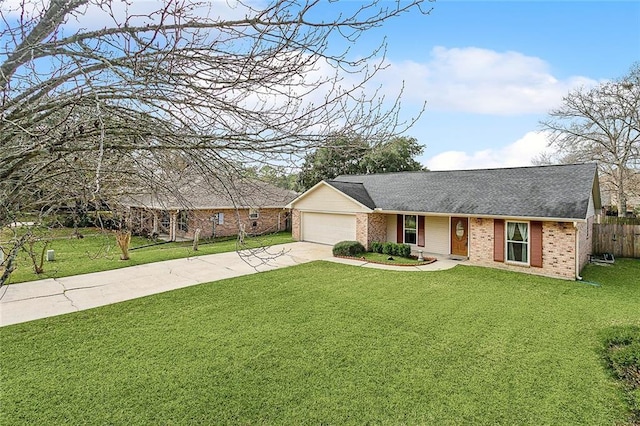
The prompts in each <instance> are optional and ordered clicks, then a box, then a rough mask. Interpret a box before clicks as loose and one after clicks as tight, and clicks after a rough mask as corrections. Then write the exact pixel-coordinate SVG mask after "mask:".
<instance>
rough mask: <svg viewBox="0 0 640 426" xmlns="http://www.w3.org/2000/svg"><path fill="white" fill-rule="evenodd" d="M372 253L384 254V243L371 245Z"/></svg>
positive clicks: (376, 242) (375, 242)
mask: <svg viewBox="0 0 640 426" xmlns="http://www.w3.org/2000/svg"><path fill="white" fill-rule="evenodd" d="M371 251H372V252H373V253H382V243H379V242H378V241H374V242H372V243H371Z"/></svg>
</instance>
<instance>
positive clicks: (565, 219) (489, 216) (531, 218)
mask: <svg viewBox="0 0 640 426" xmlns="http://www.w3.org/2000/svg"><path fill="white" fill-rule="evenodd" d="M375 213H384V214H411V215H420V216H441V217H450V216H455V217H476V218H480V219H516V220H529V221H540V222H587V219H586V218H574V217H543V216H516V215H499V214H475V213H442V212H423V211H407V210H384V209H379V208H378V209H375Z"/></svg>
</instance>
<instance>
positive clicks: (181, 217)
mask: <svg viewBox="0 0 640 426" xmlns="http://www.w3.org/2000/svg"><path fill="white" fill-rule="evenodd" d="M178 229H179V230H180V231H183V232H188V231H189V212H187V211H185V210H180V213H178Z"/></svg>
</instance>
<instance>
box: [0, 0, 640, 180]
mask: <svg viewBox="0 0 640 426" xmlns="http://www.w3.org/2000/svg"><path fill="white" fill-rule="evenodd" d="M3 1H4V2H6V3H5V5H13V6H14V7H18V6H19V4H20V3H21V2H20V0H3ZM157 1H158V0H133V2H132V6H131V7H134V8H135V7H138V8H143V9H144V7H151V6H154V5H156V4H157ZM208 1H211V4H212V5H213V6H212V10H214V11H220V13H223V14H224V15H228V14H229V15H230V16H232V15H233V14H234V13H240V11H239V10H236V9H228V6H227V2H226V1H223V0H208ZM228 1H230V0H228ZM263 1H264V0H256V3H258V4H261V3H262V2H263ZM34 2H35V3H34V4H36V5H40V7H41V2H40V1H39V0H34ZM45 2H46V0H45ZM251 2H252V3H253V1H251ZM394 2H395V0H394V1H392V0H381V2H380V4H381V5H382V6H385V4H388V5H389V6H390V7H393V5H394ZM362 4H363V3H362V2H361V1H360V0H339V1H332V2H329V1H325V2H323V3H321V5H320V6H321V7H320V8H319V10H318V11H316V13H318V14H320V15H318V16H324V15H321V14H323V13H326V16H327V19H331V18H330V16H335V15H336V14H339V13H340V12H341V11H347V10H352V11H353V10H357V9H358V8H359V7H360V6H361V5H362ZM425 8H427V9H428V8H432V10H431V12H430V13H429V15H426V16H425V15H421V14H420V13H417V12H415V13H410V14H405V15H403V16H401V17H399V18H396V19H391V20H389V21H388V22H385V23H384V25H383V26H382V27H380V28H376V29H374V30H372V31H370V32H368V33H366V34H365V35H364V36H363V37H361V38H360V39H359V40H358V41H357V42H356V43H355V44H354V45H352V46H350V52H351V53H352V54H353V55H355V56H357V55H360V56H362V55H367V54H368V53H370V52H371V49H372V48H374V47H376V46H377V45H378V44H379V43H380V42H381V41H382V40H383V39H386V43H387V55H386V59H387V64H388V68H387V69H385V70H384V71H382V72H380V74H379V75H378V76H377V78H376V79H375V81H374V82H373V83H374V85H375V87H378V86H381V87H382V89H383V90H382V92H383V93H384V94H386V95H388V96H390V97H393V96H394V95H395V94H397V93H398V92H399V90H400V89H401V87H402V86H403V84H404V96H403V101H402V106H403V110H402V114H403V116H404V117H405V118H410V117H411V116H412V115H415V114H416V113H417V112H418V111H419V110H420V108H421V107H422V105H423V103H424V102H425V101H426V102H427V106H426V110H425V111H424V113H423V115H422V116H421V118H420V119H419V121H418V122H417V123H416V125H415V126H414V127H413V128H411V129H409V130H408V131H407V132H406V135H409V136H412V137H415V138H416V139H417V140H418V141H419V142H420V143H421V144H424V145H425V146H426V150H425V153H424V155H422V156H421V157H420V158H419V161H421V162H422V163H423V164H424V165H425V166H427V167H428V168H430V169H432V170H445V169H463V168H484V167H509V166H521V165H529V164H531V158H532V157H534V156H535V155H537V154H539V153H540V152H542V151H543V150H545V149H546V145H547V143H546V139H545V136H544V134H542V133H539V132H538V130H539V125H538V122H539V121H540V120H541V119H542V118H544V117H545V116H546V114H547V112H548V111H549V110H550V109H552V108H554V107H557V106H559V105H560V103H561V101H562V97H563V96H564V95H566V94H567V93H568V92H569V90H571V89H574V88H577V87H580V86H590V85H595V84H597V83H598V82H601V81H604V80H607V79H613V78H617V77H620V76H622V75H624V74H625V73H626V72H627V71H628V70H629V68H630V66H631V65H632V64H633V63H634V62H636V61H640V1H636V0H626V1H607V0H602V1H571V0H565V1H549V0H539V1H517V0H512V1H507V0H505V1H484V0H475V1H474V0H467V1H463V0H437V1H435V2H429V3H427V4H426V6H425ZM88 15H92V14H91V13H88ZM84 18H85V19H93V20H94V21H95V22H94V23H93V25H102V24H101V22H102V19H99V16H98V15H96V17H93V18H92V16H85V17H84ZM87 22H91V21H87ZM338 42H340V41H338ZM341 47H344V46H336V47H335V48H336V50H341ZM330 48H333V47H331V46H330Z"/></svg>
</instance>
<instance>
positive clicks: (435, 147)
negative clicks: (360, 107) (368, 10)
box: [351, 0, 640, 170]
mask: <svg viewBox="0 0 640 426" xmlns="http://www.w3.org/2000/svg"><path fill="white" fill-rule="evenodd" d="M357 3H358V2H353V3H352V4H351V6H354V5H355V4H357ZM430 6H431V7H433V10H432V11H431V13H430V14H429V15H428V16H420V15H419V14H417V13H416V14H411V15H407V16H404V17H401V18H399V19H397V20H394V21H389V22H387V23H386V24H385V26H384V27H383V28H380V29H379V30H376V31H375V32H372V33H371V34H369V35H368V36H367V37H368V38H367V39H365V40H360V41H359V43H361V47H362V48H363V50H364V49H365V48H366V47H369V43H374V42H375V41H379V40H380V37H381V36H383V35H384V36H386V38H387V43H388V53H387V60H388V62H389V64H390V68H389V69H388V70H387V71H386V72H385V74H384V75H382V76H380V78H379V79H378V81H380V82H381V84H384V85H385V86H386V87H387V88H389V89H393V88H394V87H398V80H399V79H403V80H404V81H405V87H406V91H405V93H406V96H405V98H404V101H403V105H404V107H405V113H406V114H410V113H411V112H412V111H414V110H415V108H416V105H419V104H420V102H421V101H422V100H426V101H427V107H426V111H425V113H424V114H423V115H422V117H421V119H420V120H419V122H418V123H417V124H416V125H415V126H414V127H413V128H412V129H410V130H409V131H408V132H407V134H408V135H410V136H413V137H415V138H417V139H418V141H419V142H420V143H422V144H425V145H426V150H425V154H424V155H423V156H422V157H421V158H420V161H421V162H423V163H424V164H425V165H426V166H428V167H429V168H431V169H433V170H442V169H457V168H482V167H506V166H520V165H528V164H530V160H531V157H532V156H534V155H536V154H538V153H539V152H540V151H542V150H544V149H545V146H546V140H545V139H544V135H543V134H539V133H537V130H539V127H538V122H539V120H540V119H542V118H544V117H545V115H546V113H547V112H548V111H549V110H550V109H551V108H553V107H556V106H558V105H560V102H561V100H562V96H564V95H566V94H567V93H568V91H569V90H570V89H572V88H576V87H579V86H589V85H593V84H597V82H600V81H603V80H607V79H613V78H616V77H620V76H622V75H624V74H625V73H626V72H627V71H628V70H629V68H630V66H631V65H632V63H633V62H635V61H640V2H637V1H457V0H438V1H437V2H434V3H431V4H430Z"/></svg>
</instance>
